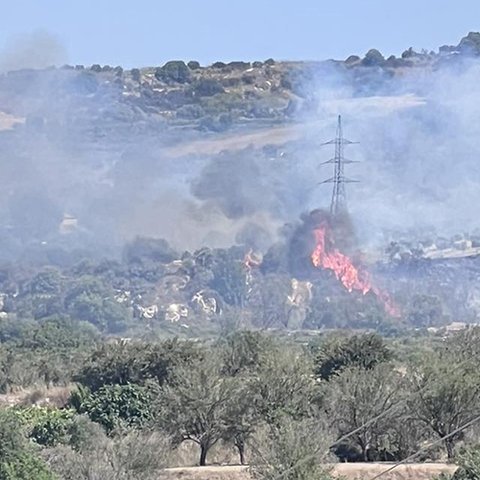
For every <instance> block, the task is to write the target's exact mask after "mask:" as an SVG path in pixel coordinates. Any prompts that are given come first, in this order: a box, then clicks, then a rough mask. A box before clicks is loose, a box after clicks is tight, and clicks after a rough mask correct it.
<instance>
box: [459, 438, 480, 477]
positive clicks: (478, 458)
mask: <svg viewBox="0 0 480 480" xmlns="http://www.w3.org/2000/svg"><path fill="white" fill-rule="evenodd" d="M456 463H457V464H458V470H457V471H456V472H455V474H454V475H453V479H455V480H480V445H478V444H477V445H473V446H471V447H469V448H466V449H465V450H463V451H462V452H460V454H459V455H458V457H457V458H456Z"/></svg>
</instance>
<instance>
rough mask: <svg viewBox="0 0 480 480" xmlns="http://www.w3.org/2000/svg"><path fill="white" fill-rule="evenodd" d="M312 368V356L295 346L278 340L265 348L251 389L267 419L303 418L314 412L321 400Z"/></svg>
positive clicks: (263, 415)
mask: <svg viewBox="0 0 480 480" xmlns="http://www.w3.org/2000/svg"><path fill="white" fill-rule="evenodd" d="M312 370H313V365H312V362H311V358H310V356H308V355H306V354H305V353H304V352H303V351H302V350H299V349H297V348H295V347H292V346H289V345H285V344H277V345H274V346H272V348H269V349H267V350H266V351H264V352H262V358H261V361H260V365H259V367H258V370H257V372H256V374H255V376H254V377H253V379H252V389H253V390H254V392H255V396H256V398H257V408H258V410H259V412H260V415H261V417H262V418H263V419H264V420H265V421H266V422H267V423H272V424H273V423H275V422H276V421H277V419H278V418H281V417H284V416H290V417H291V418H292V419H301V418H305V417H307V416H309V415H311V414H312V412H313V411H314V410H315V405H316V404H318V401H319V391H318V387H317V384H316V382H315V380H314V378H313V375H312Z"/></svg>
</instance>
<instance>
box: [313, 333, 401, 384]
mask: <svg viewBox="0 0 480 480" xmlns="http://www.w3.org/2000/svg"><path fill="white" fill-rule="evenodd" d="M313 349H314V353H316V358H315V373H316V374H317V375H318V376H319V377H320V378H322V379H323V380H328V379H330V378H331V377H332V376H333V375H335V374H338V373H339V372H341V371H342V370H343V369H344V368H347V367H355V366H356V367H361V368H364V369H367V370H368V369H371V368H374V367H375V366H376V365H378V364H379V363H383V362H386V361H388V360H390V359H391V358H392V352H391V350H390V349H389V348H388V347H387V345H386V344H385V341H384V340H383V338H382V337H380V336H379V335H377V334H375V333H368V334H363V335H353V336H351V337H349V338H347V339H344V338H333V339H331V340H328V341H327V342H325V343H324V344H323V345H320V347H316V346H314V348H313Z"/></svg>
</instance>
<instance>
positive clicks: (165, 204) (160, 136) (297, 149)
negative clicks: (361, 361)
mask: <svg viewBox="0 0 480 480" xmlns="http://www.w3.org/2000/svg"><path fill="white" fill-rule="evenodd" d="M42 35H43V36H42ZM42 35H40V37H35V36H34V37H32V38H33V41H27V40H22V41H20V42H17V43H16V46H14V47H12V48H10V47H9V48H7V49H6V50H5V51H4V53H3V55H2V56H0V65H1V68H2V69H3V70H10V69H15V68H23V67H36V68H38V67H41V66H45V65H48V64H50V63H58V62H59V61H61V60H60V59H62V58H64V57H63V49H62V48H61V47H60V46H59V45H58V43H56V41H55V40H54V39H52V38H51V37H49V36H48V35H45V34H42ZM30 40H32V39H30ZM42 45H43V47H45V48H44V49H43V50H42V51H44V52H49V53H45V54H41V53H40V52H39V51H37V50H36V49H35V48H36V47H37V46H39V47H41V46H42ZM33 46H35V48H33ZM35 62H37V63H35ZM121 75H122V73H121V72H119V73H118V74H117V73H115V72H113V71H109V72H107V73H104V72H102V73H98V72H96V73H94V72H92V71H90V70H87V69H85V70H83V69H78V70H73V69H57V70H46V71H41V72H34V71H27V72H11V73H8V74H4V75H2V76H1V77H0V83H1V85H0V87H1V88H0V111H1V113H0V127H2V130H1V132H0V157H1V161H0V176H1V178H2V180H3V182H4V185H5V188H3V189H2V191H1V192H0V227H1V229H2V237H3V238H8V241H7V240H5V242H4V245H2V247H3V248H2V253H1V255H2V258H13V257H16V256H19V255H21V251H22V248H24V247H25V246H27V247H28V246H29V245H30V244H31V243H35V242H36V243H38V244H42V245H44V244H46V245H49V244H50V243H55V241H59V242H60V243H61V244H62V245H64V244H65V245H67V244H69V245H70V247H72V248H76V249H91V250H93V251H95V252H106V253H112V252H117V254H118V252H119V250H120V249H121V247H122V245H123V244H124V243H125V242H126V241H129V240H131V239H132V238H134V237H135V236H137V235H145V236H154V237H163V238H165V239H167V240H168V241H169V242H170V243H171V244H172V245H173V247H175V248H176V249H177V250H181V249H195V248H199V247H201V246H202V245H208V246H227V245H229V244H232V243H235V242H237V243H245V244H247V245H249V246H251V247H252V248H254V249H260V250H264V251H266V250H267V249H268V247H269V245H270V244H271V243H272V242H274V241H275V240H276V239H278V238H279V237H282V235H283V234H282V230H281V227H282V226H283V225H288V224H292V223H293V224H294V223H295V222H296V221H297V219H298V218H299V216H300V215H301V214H302V213H303V212H306V211H311V210H312V209H315V208H318V207H322V208H323V207H325V208H328V205H329V202H330V194H331V190H330V188H329V187H330V186H329V185H328V184H325V185H318V184H319V182H321V181H322V180H324V179H326V178H328V177H330V176H331V171H330V167H331V165H330V166H329V165H326V166H320V163H321V162H323V161H325V160H327V159H329V158H330V157H332V156H333V151H331V150H329V147H328V146H325V147H320V143H321V142H322V141H325V140H329V139H330V138H332V137H333V136H334V135H335V120H336V116H337V114H342V117H343V120H344V129H345V135H346V136H347V137H348V138H350V139H352V140H358V141H359V142H360V144H359V145H352V146H351V147H348V148H347V150H346V155H347V156H348V157H349V158H351V159H352V160H359V161H361V163H359V164H352V165H348V171H347V175H348V176H350V177H353V178H356V179H358V180H360V183H358V184H351V185H348V186H347V187H348V203H349V210H350V214H351V219H352V223H353V225H354V227H355V231H356V233H357V236H358V239H359V241H360V243H361V244H368V243H376V244H377V245H384V244H385V242H386V241H387V240H388V239H389V236H390V235H391V234H392V232H395V231H407V230H414V231H416V232H419V235H420V234H421V235H423V234H424V233H425V232H428V233H429V234H430V232H432V231H437V232H438V233H439V234H443V235H451V234H453V233H457V232H463V231H465V230H469V231H473V230H475V229H476V228H480V220H478V219H477V215H476V205H477V204H478V203H479V201H480V188H479V187H480V175H479V173H480V172H479V169H480V167H479V166H478V162H477V157H479V155H480V141H479V138H480V122H479V121H478V120H479V118H478V116H479V113H478V111H477V110H478V109H477V107H476V105H477V104H478V102H479V101H480V83H479V82H478V78H479V75H480V61H479V60H478V59H476V58H467V57H459V58H457V59H454V58H453V57H452V59H450V60H448V61H444V62H441V61H437V62H436V63H435V68H430V67H418V68H416V67H408V68H403V69H398V71H396V73H395V75H389V74H387V73H385V70H383V69H382V68H380V67H371V66H370V67H365V66H358V67H354V68H347V67H346V66H345V64H343V63H341V64H340V63H333V64H332V63H328V64H321V65H318V66H315V65H314V66H313V67H311V68H310V70H309V72H308V75H306V76H305V77H301V76H300V77H299V78H297V77H296V84H295V85H297V86H296V87H295V85H294V86H291V85H290V83H292V82H290V83H288V82H287V81H286V80H285V81H284V85H287V86H288V88H290V87H291V88H292V89H293V90H292V91H293V92H294V93H293V94H292V95H291V96H292V98H293V100H292V101H291V103H290V105H289V106H288V108H287V109H285V112H284V113H285V116H286V118H288V122H284V125H286V126H283V127H282V129H280V130H279V129H276V128H273V127H272V130H271V132H270V133H268V131H267V133H266V134H264V136H263V137H262V139H261V141H260V140H258V138H256V137H255V138H253V139H252V141H251V142H250V143H251V145H250V146H249V143H248V141H246V142H247V143H246V144H238V145H234V142H233V140H232V139H236V138H237V136H238V135H239V134H238V132H235V131H232V132H231V133H229V131H228V130H227V131H226V132H224V133H222V134H217V135H215V134H211V133H210V134H208V135H205V138H206V139H207V140H206V141H207V142H208V141H212V142H217V143H218V144H220V145H223V146H224V147H225V148H223V151H221V150H222V148H219V149H217V150H215V151H214V149H211V150H210V151H207V150H205V151H201V152H200V151H198V152H196V147H195V145H197V144H196V143H195V142H196V141H198V139H199V138H200V139H202V138H203V137H202V134H200V133H198V132H194V133H191V134H189V133H183V131H182V133H180V134H178V133H176V131H175V130H174V129H172V130H169V129H168V127H166V125H165V122H164V121H163V120H161V119H159V116H158V115H157V113H155V114H152V115H150V116H147V113H146V112H147V110H148V109H147V108H146V107H144V106H143V105H142V104H139V103H134V101H133V100H132V101H131V102H130V103H128V102H127V100H128V98H129V97H126V96H125V91H124V85H123V84H122V82H123V81H124V80H123V79H122V77H121ZM128 78H129V80H128V81H129V82H136V83H135V85H136V87H135V88H137V91H138V92H143V93H141V94H145V95H147V94H146V93H145V92H146V91H147V90H146V87H144V86H142V85H140V84H139V82H138V81H135V80H131V79H130V77H128ZM299 85H300V86H299ZM300 87H301V88H300ZM2 92H4V93H2ZM5 92H7V93H5ZM148 92H149V93H148V95H156V93H155V92H153V93H151V92H150V91H148ZM174 94H175V95H176V96H178V95H181V94H180V93H178V89H177V90H176V91H175V92H174ZM173 96H174V95H173V94H172V98H173ZM132 98H136V97H132ZM155 98H156V97H154V99H155ZM169 98H170V97H169ZM126 99H127V100H126ZM139 101H140V100H139ZM155 101H158V102H160V100H155ZM162 101H163V100H162ZM168 101H173V100H168ZM151 102H152V103H151V104H152V105H154V100H151ZM139 105H140V106H142V107H143V109H142V108H140V107H139ZM148 108H150V106H149V107H148ZM151 108H153V107H151ZM161 108H163V104H162V105H160V106H158V109H157V110H161ZM182 108H183V107H182ZM157 110H156V111H155V112H157ZM262 131H263V130H262ZM279 132H281V133H279ZM190 135H191V137H190ZM247 137H248V136H247ZM212 139H213V140H212ZM247 140H248V138H247ZM188 143H190V144H191V145H190V148H189V149H188V150H189V151H188V154H185V155H177V156H175V155H172V153H171V152H172V150H174V149H175V146H176V145H179V144H182V145H184V144H188ZM232 145H233V146H232ZM239 145H240V146H239ZM219 152H220V153H219ZM66 215H67V220H68V221H70V220H69V219H70V217H71V218H73V219H74V220H72V222H77V224H76V225H77V227H76V228H75V229H74V233H73V234H72V235H70V236H68V237H67V236H64V237H61V240H56V238H57V237H56V235H57V234H58V227H57V226H58V225H59V224H60V223H61V222H62V219H63V218H64V217H65V216H66ZM67 223H68V222H67ZM67 227H68V226H67ZM286 228H287V230H288V227H286ZM338 238H340V239H347V238H351V237H350V236H348V235H346V234H345V235H339V236H338ZM18 239H20V244H18V242H17V240H18ZM339 241H341V240H339ZM42 248H43V247H42ZM102 249H103V250H102ZM342 249H345V250H346V251H347V252H348V251H349V249H350V246H349V245H342Z"/></svg>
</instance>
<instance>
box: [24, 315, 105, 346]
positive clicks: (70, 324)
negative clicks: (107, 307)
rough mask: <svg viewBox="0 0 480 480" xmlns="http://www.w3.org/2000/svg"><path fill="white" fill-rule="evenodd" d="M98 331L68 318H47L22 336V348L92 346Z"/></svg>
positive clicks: (86, 324) (91, 326)
mask: <svg viewBox="0 0 480 480" xmlns="http://www.w3.org/2000/svg"><path fill="white" fill-rule="evenodd" d="M98 336H99V333H98V330H97V329H96V328H95V327H94V326H93V325H91V324H90V323H87V322H81V321H80V322H79V321H76V322H74V321H72V320H71V319H70V318H68V317H59V316H56V317H48V318H45V319H44V320H43V321H42V322H40V323H38V324H36V325H33V326H32V327H31V329H30V330H29V331H26V332H25V333H24V334H23V338H22V342H21V343H22V346H23V347H26V348H32V349H48V348H50V349H55V348H79V347H82V346H87V345H92V344H93V343H94V342H95V340H96V339H97V338H98Z"/></svg>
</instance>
